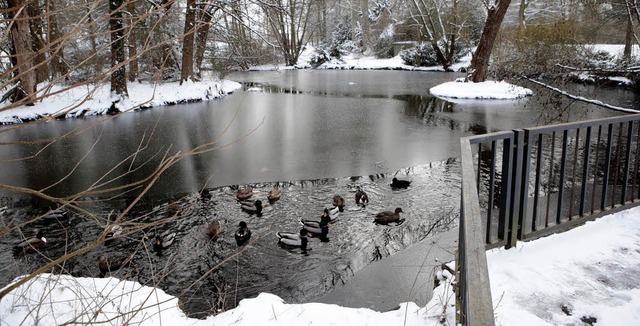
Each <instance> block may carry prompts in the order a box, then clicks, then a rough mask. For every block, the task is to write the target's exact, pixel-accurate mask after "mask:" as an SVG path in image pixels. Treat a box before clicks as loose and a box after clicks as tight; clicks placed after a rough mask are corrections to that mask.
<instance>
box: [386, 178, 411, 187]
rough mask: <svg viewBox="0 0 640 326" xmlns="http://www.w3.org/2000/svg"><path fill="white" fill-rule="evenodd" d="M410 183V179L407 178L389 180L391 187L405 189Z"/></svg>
mask: <svg viewBox="0 0 640 326" xmlns="http://www.w3.org/2000/svg"><path fill="white" fill-rule="evenodd" d="M410 185H411V181H409V180H398V178H393V179H392V180H391V184H390V186H391V188H393V189H407V188H409V186H410Z"/></svg>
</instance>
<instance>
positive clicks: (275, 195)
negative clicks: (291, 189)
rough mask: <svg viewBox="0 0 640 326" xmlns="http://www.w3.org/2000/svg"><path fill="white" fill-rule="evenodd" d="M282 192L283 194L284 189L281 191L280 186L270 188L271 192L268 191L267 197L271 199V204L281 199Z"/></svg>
mask: <svg viewBox="0 0 640 326" xmlns="http://www.w3.org/2000/svg"><path fill="white" fill-rule="evenodd" d="M281 194H282V191H280V189H278V188H273V189H271V190H269V192H268V193H267V199H268V200H269V203H270V204H273V203H275V202H276V201H277V200H278V199H280V195H281Z"/></svg>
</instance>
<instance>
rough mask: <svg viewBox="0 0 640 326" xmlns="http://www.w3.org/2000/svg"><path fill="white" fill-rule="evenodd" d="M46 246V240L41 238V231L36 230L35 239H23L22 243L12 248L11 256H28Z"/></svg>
mask: <svg viewBox="0 0 640 326" xmlns="http://www.w3.org/2000/svg"><path fill="white" fill-rule="evenodd" d="M46 244H47V239H45V237H44V236H43V233H42V230H38V233H37V234H36V236H35V237H33V238H29V239H25V240H24V241H22V242H20V243H18V244H17V245H15V246H13V254H14V255H19V254H30V253H34V252H36V251H38V250H40V249H41V248H42V247H44V246H45V245H46Z"/></svg>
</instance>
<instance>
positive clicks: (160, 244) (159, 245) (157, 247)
mask: <svg viewBox="0 0 640 326" xmlns="http://www.w3.org/2000/svg"><path fill="white" fill-rule="evenodd" d="M175 238H176V233H175V232H174V233H170V234H167V235H165V236H157V237H156V241H155V242H154V243H153V251H155V252H156V255H158V256H159V257H161V256H162V249H164V248H166V247H168V246H170V245H171V244H172V243H173V241H174V240H175Z"/></svg>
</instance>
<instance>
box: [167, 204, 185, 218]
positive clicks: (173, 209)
mask: <svg viewBox="0 0 640 326" xmlns="http://www.w3.org/2000/svg"><path fill="white" fill-rule="evenodd" d="M180 211H182V207H180V204H178V203H176V202H173V201H172V202H170V203H169V205H167V213H169V215H170V216H175V215H178V214H179V213H180Z"/></svg>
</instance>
